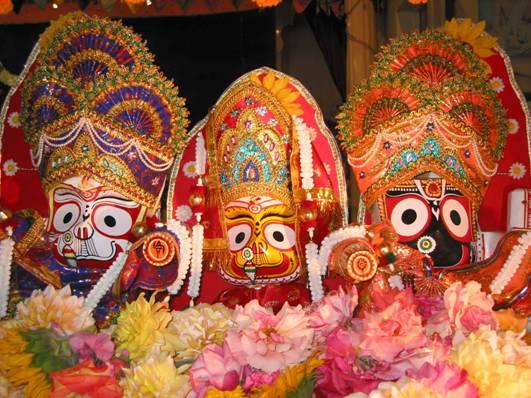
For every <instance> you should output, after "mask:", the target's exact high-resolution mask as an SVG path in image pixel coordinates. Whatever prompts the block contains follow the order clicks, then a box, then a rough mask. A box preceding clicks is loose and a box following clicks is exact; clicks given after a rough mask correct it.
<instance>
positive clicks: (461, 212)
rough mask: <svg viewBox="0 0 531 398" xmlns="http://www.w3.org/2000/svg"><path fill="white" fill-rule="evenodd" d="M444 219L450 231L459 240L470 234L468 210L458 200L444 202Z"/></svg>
mask: <svg viewBox="0 0 531 398" xmlns="http://www.w3.org/2000/svg"><path fill="white" fill-rule="evenodd" d="M442 219H443V221H444V225H446V228H447V229H448V231H449V232H450V233H451V234H453V235H455V236H456V237H457V238H464V237H465V236H466V235H467V234H468V233H469V232H470V222H469V221H468V213H467V210H466V208H465V206H463V204H462V203H460V202H459V201H458V200H456V199H447V200H445V201H444V202H443V204H442Z"/></svg>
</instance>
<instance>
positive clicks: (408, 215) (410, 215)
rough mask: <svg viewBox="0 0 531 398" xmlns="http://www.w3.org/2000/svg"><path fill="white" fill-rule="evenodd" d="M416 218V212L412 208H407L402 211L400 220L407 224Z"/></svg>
mask: <svg viewBox="0 0 531 398" xmlns="http://www.w3.org/2000/svg"><path fill="white" fill-rule="evenodd" d="M416 219H417V212H416V211H415V210H413V209H407V210H406V211H405V212H404V213H402V222H403V223H404V224H407V225H411V224H413V223H414V222H415V220H416Z"/></svg>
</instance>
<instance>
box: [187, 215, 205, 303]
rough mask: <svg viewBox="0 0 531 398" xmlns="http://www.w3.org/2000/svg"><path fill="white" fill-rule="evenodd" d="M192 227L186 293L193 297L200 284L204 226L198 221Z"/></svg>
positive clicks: (197, 292)
mask: <svg viewBox="0 0 531 398" xmlns="http://www.w3.org/2000/svg"><path fill="white" fill-rule="evenodd" d="M199 221H200V218H199V217H198V221H197V224H195V225H194V226H193V227H192V266H191V268H192V269H191V271H190V281H189V285H188V295H189V296H190V297H192V298H195V297H197V296H198V295H199V287H200V285H201V272H202V270H203V238H204V227H203V225H202V224H201V223H200V222H199Z"/></svg>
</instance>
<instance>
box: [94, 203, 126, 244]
mask: <svg viewBox="0 0 531 398" xmlns="http://www.w3.org/2000/svg"><path fill="white" fill-rule="evenodd" d="M92 222H93V224H94V227H95V228H96V229H97V230H98V231H99V232H101V233H102V234H104V235H107V236H113V237H118V236H123V235H125V234H127V233H128V232H129V231H130V230H131V227H132V226H133V219H132V217H131V214H129V213H128V212H127V211H126V210H124V209H120V208H119V207H115V206H107V205H102V206H98V207H96V209H95V210H94V213H92Z"/></svg>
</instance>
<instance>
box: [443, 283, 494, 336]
mask: <svg viewBox="0 0 531 398" xmlns="http://www.w3.org/2000/svg"><path fill="white" fill-rule="evenodd" d="M444 305H445V307H446V310H447V312H448V318H449V320H450V324H451V325H452V326H453V327H454V328H455V329H457V330H461V331H462V332H463V334H464V335H465V336H466V335H468V334H469V333H471V332H473V331H475V330H477V329H478V328H479V325H488V326H490V327H492V328H493V329H494V328H496V326H497V323H496V318H495V316H494V312H493V311H492V306H493V305H494V301H493V300H492V298H491V297H490V296H488V295H487V294H486V293H484V292H482V291H481V285H480V284H479V283H478V282H475V281H471V282H468V283H467V284H466V285H465V286H463V284H462V283H461V282H456V283H454V284H452V285H451V286H450V287H449V288H448V289H447V290H446V292H445V293H444Z"/></svg>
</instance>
